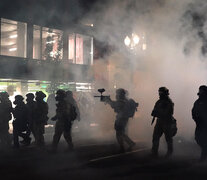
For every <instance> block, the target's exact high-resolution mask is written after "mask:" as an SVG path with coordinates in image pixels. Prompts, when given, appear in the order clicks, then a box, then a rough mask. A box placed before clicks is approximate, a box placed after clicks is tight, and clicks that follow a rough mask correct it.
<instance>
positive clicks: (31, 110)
mask: <svg viewBox="0 0 207 180" xmlns="http://www.w3.org/2000/svg"><path fill="white" fill-rule="evenodd" d="M26 97H27V99H26V102H27V103H26V106H27V110H28V123H29V128H28V130H27V134H28V136H30V134H31V132H32V134H33V136H34V138H35V141H36V137H35V129H34V122H35V110H36V108H37V107H36V106H37V103H36V102H35V101H34V94H33V93H28V94H26Z"/></svg>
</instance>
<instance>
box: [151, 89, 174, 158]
mask: <svg viewBox="0 0 207 180" xmlns="http://www.w3.org/2000/svg"><path fill="white" fill-rule="evenodd" d="M168 95H169V90H168V89H167V88H165V87H161V88H159V96H160V99H159V100H158V101H157V102H156V104H155V106H154V109H153V111H152V114H151V115H152V116H153V117H157V122H156V125H155V127H154V132H153V140H152V143H153V144H152V154H153V155H154V156H157V155H158V148H159V141H160V137H161V136H162V134H163V133H164V135H165V140H166V142H167V148H168V151H167V154H166V157H168V156H170V155H171V154H172V152H173V136H172V131H171V125H172V121H173V119H172V118H173V111H174V103H173V102H172V100H171V99H170V98H169V96H168Z"/></svg>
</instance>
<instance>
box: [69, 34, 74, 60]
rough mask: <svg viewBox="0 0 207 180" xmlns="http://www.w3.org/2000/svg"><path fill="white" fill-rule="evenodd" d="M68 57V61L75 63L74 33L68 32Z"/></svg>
mask: <svg viewBox="0 0 207 180" xmlns="http://www.w3.org/2000/svg"><path fill="white" fill-rule="evenodd" d="M68 45H69V46H68V58H69V61H70V63H75V58H74V57H75V56H74V54H75V49H74V48H75V34H69V38H68Z"/></svg>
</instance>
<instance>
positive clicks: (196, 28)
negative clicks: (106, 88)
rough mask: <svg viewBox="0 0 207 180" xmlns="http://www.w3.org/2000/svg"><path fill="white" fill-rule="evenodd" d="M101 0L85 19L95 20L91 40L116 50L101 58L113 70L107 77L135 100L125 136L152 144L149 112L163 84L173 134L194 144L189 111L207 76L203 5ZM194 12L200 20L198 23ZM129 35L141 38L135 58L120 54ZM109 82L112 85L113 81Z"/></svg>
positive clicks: (186, 0)
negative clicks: (169, 104)
mask: <svg viewBox="0 0 207 180" xmlns="http://www.w3.org/2000/svg"><path fill="white" fill-rule="evenodd" d="M106 2H108V3H103V2H100V3H98V4H96V5H95V6H94V8H93V10H92V11H91V12H90V13H89V14H88V17H89V18H91V17H96V19H95V20H94V22H95V23H94V24H95V27H96V34H95V38H97V39H99V40H100V41H108V42H109V44H110V45H112V46H115V47H116V49H117V51H115V52H113V53H112V54H111V55H110V56H108V57H106V58H105V60H108V61H109V64H110V66H113V68H111V72H109V74H110V73H112V74H117V77H116V76H115V78H116V82H118V86H117V88H119V87H123V88H126V89H127V90H128V91H129V97H132V98H134V99H135V100H136V101H138V102H139V108H138V112H137V114H136V118H135V119H133V120H130V122H129V135H131V136H134V138H138V139H145V140H146V139H148V140H150V141H149V142H150V143H151V138H152V131H153V127H152V126H151V125H150V123H151V119H152V117H151V111H152V109H153V107H154V104H155V102H156V100H157V99H158V88H159V87H161V86H166V87H167V88H168V89H169V91H170V97H171V99H172V100H173V102H174V104H175V109H174V117H175V118H176V119H177V123H178V134H177V136H181V137H183V138H185V139H188V140H192V141H193V140H194V129H195V123H194V122H193V120H192V117H191V109H192V107H193V103H194V101H195V100H196V99H197V92H198V88H199V86H200V85H202V84H206V77H207V69H206V61H205V43H206V42H205V40H206V39H205V37H206V33H207V29H206V27H207V26H206V15H205V12H206V10H207V5H206V3H205V1H202V0H199V1H198V0H183V1H179V0H169V1H164V0H163V1H162V0H160V1H152V0H145V1H144V0H143V1H141V0H139V1H133V0H130V1H106ZM194 14H198V15H199V16H200V18H201V19H202V23H199V22H198V21H197V20H196V19H195V18H194ZM131 32H135V33H137V34H138V35H139V33H144V34H145V36H146V42H147V50H146V51H145V52H144V53H143V52H142V51H138V52H137V54H136V56H135V55H131V54H129V52H128V51H126V50H125V49H126V47H125V46H124V38H125V36H126V35H127V34H130V33H131ZM113 71H114V72H113ZM110 80H111V81H110V84H111V85H112V87H113V83H114V81H113V80H112V79H110ZM114 91H115V90H114ZM102 110H103V108H102ZM104 116H105V119H108V117H106V115H105V114H104Z"/></svg>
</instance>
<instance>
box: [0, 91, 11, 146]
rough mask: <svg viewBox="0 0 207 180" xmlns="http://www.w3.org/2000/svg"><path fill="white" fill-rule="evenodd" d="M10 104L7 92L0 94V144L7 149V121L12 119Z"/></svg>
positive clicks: (8, 139) (8, 141)
mask: <svg viewBox="0 0 207 180" xmlns="http://www.w3.org/2000/svg"><path fill="white" fill-rule="evenodd" d="M11 112H12V103H11V101H10V100H9V95H8V93H7V92H1V93H0V144H1V147H8V146H9V145H10V143H11V141H10V137H9V132H8V130H9V121H10V120H11V119H12V115H11Z"/></svg>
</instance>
